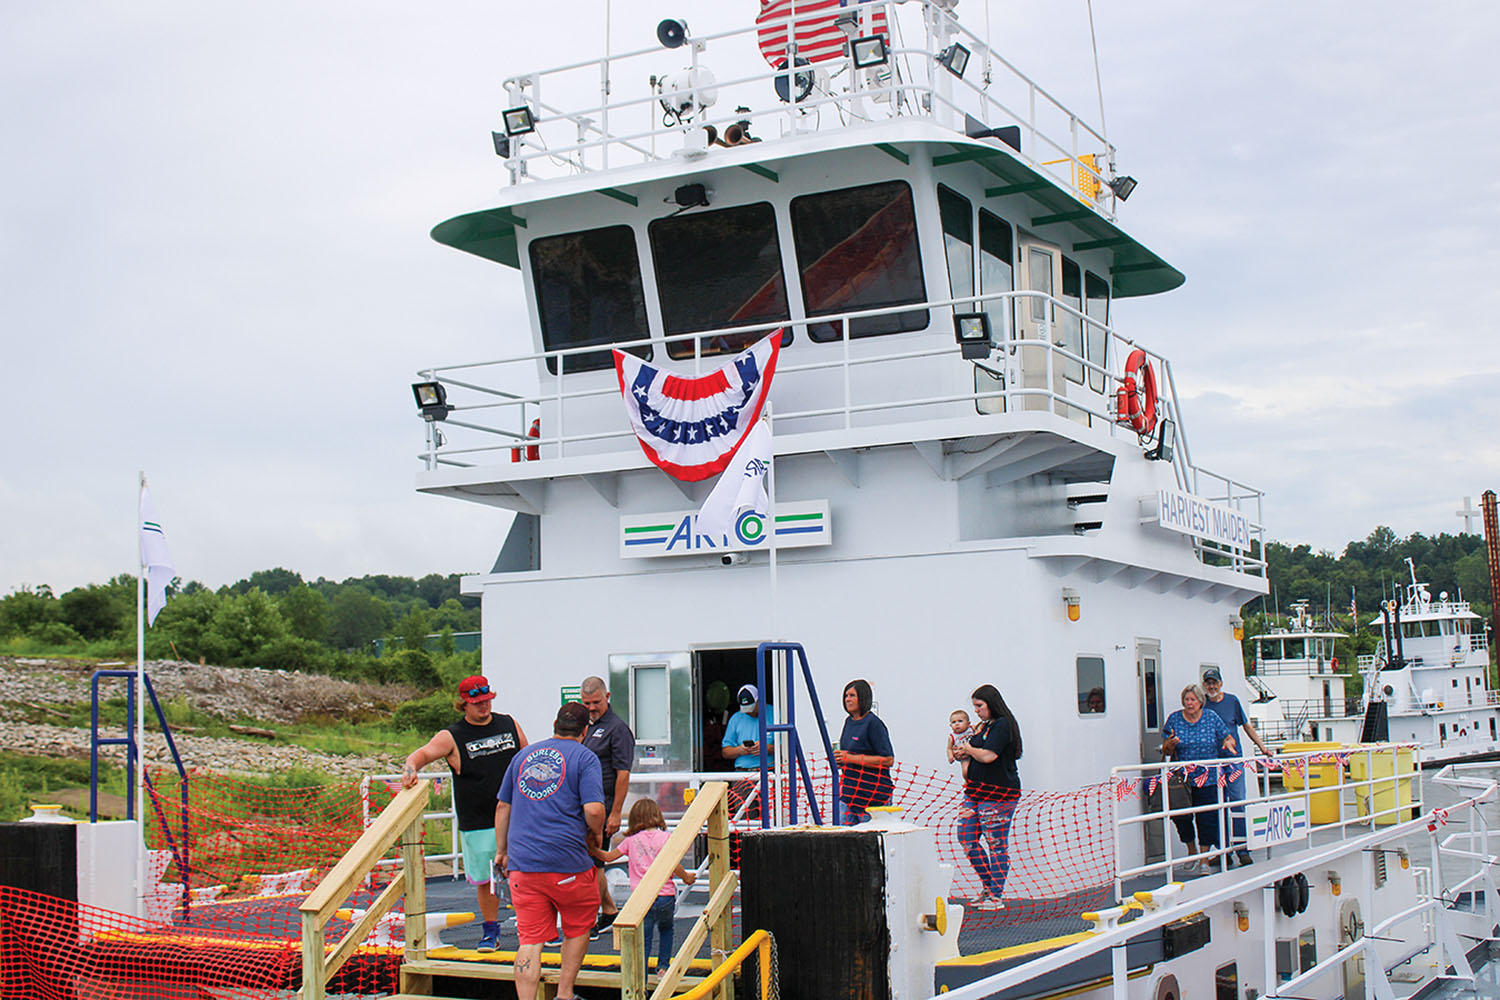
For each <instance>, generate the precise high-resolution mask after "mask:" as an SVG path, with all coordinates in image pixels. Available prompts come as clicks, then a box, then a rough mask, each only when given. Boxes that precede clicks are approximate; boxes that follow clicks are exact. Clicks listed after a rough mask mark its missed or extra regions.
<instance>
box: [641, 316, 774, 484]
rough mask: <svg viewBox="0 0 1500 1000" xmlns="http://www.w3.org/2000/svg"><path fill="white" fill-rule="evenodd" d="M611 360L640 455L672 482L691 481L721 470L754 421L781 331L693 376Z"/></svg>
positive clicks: (771, 373)
mask: <svg viewBox="0 0 1500 1000" xmlns="http://www.w3.org/2000/svg"><path fill="white" fill-rule="evenodd" d="M614 355H615V373H616V374H617V375H618V376H619V378H620V395H621V397H622V398H623V399H624V400H625V412H626V413H627V414H628V415H629V417H630V426H631V427H633V428H634V429H635V436H636V437H637V438H638V439H639V440H640V442H641V450H642V451H644V452H645V453H646V457H647V458H649V459H651V461H652V462H653V463H654V464H656V465H657V466H659V467H660V468H661V469H662V470H663V471H664V472H666V473H667V474H668V475H669V476H671V477H672V478H674V479H680V480H683V481H684V482H689V483H696V482H700V481H702V480H704V479H707V478H709V477H710V476H716V475H718V474H719V473H720V472H723V471H724V466H725V465H727V464H728V463H729V459H730V456H732V455H733V454H734V451H735V449H736V448H738V447H739V446H740V442H742V441H744V440H745V437H746V435H748V434H749V433H750V431H751V430H752V429H753V428H754V427H755V423H756V421H757V420H759V419H760V414H761V410H762V409H763V408H764V407H765V404H766V399H767V396H768V395H769V393H770V391H771V379H772V377H773V376H774V375H775V374H776V359H777V358H778V357H780V355H781V331H780V330H775V331H772V332H771V333H770V334H769V335H767V336H766V337H765V339H763V340H761V341H759V342H757V343H754V344H751V345H750V346H749V347H748V348H746V349H745V350H743V351H741V352H740V353H739V354H736V355H735V356H734V357H732V358H730V359H729V361H728V362H727V363H726V364H725V365H724V366H723V367H721V368H719V369H717V370H716V371H712V372H709V373H708V374H706V375H700V376H698V377H697V378H684V377H683V376H681V375H672V374H670V373H668V372H665V371H663V370H662V369H660V368H657V367H655V366H654V365H650V364H647V363H646V362H644V361H642V360H641V359H640V358H638V357H636V356H635V355H633V354H626V353H625V352H623V351H615V352H614Z"/></svg>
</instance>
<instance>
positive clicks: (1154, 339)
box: [0, 0, 1500, 593]
mask: <svg viewBox="0 0 1500 1000" xmlns="http://www.w3.org/2000/svg"><path fill="white" fill-rule="evenodd" d="M524 7H525V8H526V9H536V10H543V11H555V12H557V14H556V19H555V20H554V21H553V22H552V23H550V24H549V23H547V22H545V21H544V20H543V18H542V17H541V16H540V15H536V14H522V13H519V11H520V10H521V9H522V8H523V5H521V4H518V3H514V2H508V3H502V2H500V0H491V2H488V3H478V2H455V0H445V2H441V3H435V4H415V3H393V2H389V0H362V2H357V3H356V2H348V3H334V2H328V0H297V2H295V3H293V2H286V0H263V2H261V3H256V4H224V3H189V2H187V0H133V2H131V3H129V4H125V3H93V4H86V5H81V6H80V5H74V4H21V3H11V4H5V5H3V6H0V94H3V95H4V96H3V99H0V134H3V135H4V136H5V146H6V153H5V155H4V156H3V157H0V192H3V193H0V275H3V279H0V280H3V282H4V287H3V294H0V338H3V339H0V345H3V346H0V380H3V383H0V384H3V387H4V390H5V397H6V403H7V406H6V409H7V414H8V420H9V427H8V429H7V431H6V432H5V434H4V435H3V437H0V441H3V452H0V456H3V462H0V516H3V523H4V524H5V530H4V544H3V547H0V593H6V592H9V591H10V590H12V589H14V588H15V587H18V586H21V585H36V584H41V583H46V584H50V585H52V586H53V587H54V588H55V589H57V590H58V591H59V592H60V591H62V590H64V589H67V588H69V587H72V586H76V585H79V584H82V583H86V582H90V581H100V580H104V579H106V578H108V577H109V576H111V575H114V574H116V573H120V572H133V570H134V566H135V563H136V554H135V545H136V543H135V528H134V525H135V516H136V513H135V484H136V473H137V470H139V469H145V470H146V471H147V473H148V475H149V476H150V479H151V484H152V492H153V494H154V496H155V498H156V502H157V506H158V508H159V511H160V513H161V516H162V519H163V522H164V524H165V526H166V531H167V536H168V539H169V541H170V543H171V546H172V549H173V552H174V554H175V557H176V563H177V568H178V571H179V573H180V574H181V575H182V576H183V577H184V578H188V579H197V580H201V581H203V582H204V583H207V584H209V585H211V586H217V585H219V584H223V583H228V582H232V581H233V580H235V579H238V578H240V577H242V576H244V575H246V574H248V573H250V572H251V571H253V570H256V569H261V568H267V567H271V566H275V565H283V566H286V567H288V568H292V569H295V570H298V571H300V572H301V573H302V574H303V575H304V576H306V577H308V578H315V577H317V576H320V575H322V576H328V577H332V578H343V577H345V576H349V575H357V574H363V573H375V572H389V573H402V574H411V575H421V574H424V573H428V572H442V573H447V572H473V571H479V570H484V569H487V568H488V567H489V565H490V563H491V562H492V561H493V560H494V557H495V553H496V551H497V549H498V546H499V544H500V542H501V541H502V539H503V537H504V531H505V527H506V525H507V523H508V515H506V514H505V513H504V512H501V511H497V510H493V509H490V508H485V507H481V506H478V505H474V504H467V503H463V502H459V501H454V500H445V499H438V498H429V497H424V496H419V495H417V494H416V493H415V492H414V491H413V489H412V477H413V474H414V473H415V472H416V470H417V468H418V466H417V462H416V460H415V456H416V453H417V452H418V450H419V449H420V447H421V440H422V435H421V425H420V422H419V421H418V420H417V419H416V417H415V415H414V411H413V407H412V404H411V398H410V390H409V389H408V386H409V384H410V383H411V381H412V380H413V374H414V372H415V371H416V369H417V368H419V367H421V366H424V365H429V364H441V363H451V362H456V361H468V360H477V359H480V358H486V357H495V356H499V355H503V354H511V353H519V352H521V351H523V350H525V349H527V342H526V339H525V335H524V327H523V326H522V323H521V321H520V320H519V319H517V318H516V314H517V310H518V309H520V308H521V305H520V303H521V298H520V285H519V281H518V278H517V276H516V274H515V272H513V271H509V270H507V269H503V268H500V267H498V266H497V265H493V264H489V263H487V262H484V261H481V260H478V259H476V258H472V257H469V256H467V255H464V254H460V253H457V252H455V251H453V250H450V249H447V248H445V247H441V246H439V245H438V244H436V243H433V242H432V241H431V240H430V239H429V238H428V237H427V231H428V230H429V229H430V228H431V226H432V225H433V224H435V223H436V222H438V221H441V220H442V219H445V218H448V217H450V216H452V215H455V214H458V213H460V212H463V211H468V210H471V209H475V208H480V207H484V206H485V205H486V204H488V203H489V199H490V198H491V197H492V196H493V194H494V192H495V191H496V190H497V189H498V188H499V187H500V186H501V184H502V183H503V177H502V175H501V170H500V161H498V160H497V159H496V158H495V157H494V155H493V153H492V151H491V150H490V148H489V145H490V140H489V136H488V132H489V130H490V129H491V128H492V127H498V124H499V122H498V113H499V111H500V110H501V109H502V108H503V107H504V96H503V91H502V90H501V88H500V83H501V81H502V80H503V79H504V77H506V76H508V75H510V74H512V73H516V72H520V71H524V70H528V69H534V68H538V67H542V66H547V65H553V64H557V63H562V62H567V61H572V60H574V59H576V58H580V57H581V55H582V54H588V55H593V54H596V53H597V51H598V49H599V48H600V46H601V44H602V39H603V13H604V0H567V2H566V3H563V4H550V5H548V4H542V5H524ZM615 8H616V9H615V11H614V20H613V23H614V31H613V36H614V44H615V47H616V49H617V50H618V49H621V48H636V47H640V46H644V45H646V44H649V43H650V41H651V39H652V31H653V28H654V25H655V23H656V21H657V20H658V19H659V18H660V17H661V16H663V15H666V14H672V13H681V14H683V15H685V16H687V17H688V18H689V21H690V23H692V25H693V27H694V29H695V31H697V32H698V33H700V34H701V33H704V32H705V31H706V30H713V29H716V28H720V27H725V26H728V24H729V23H730V22H731V21H732V20H738V19H740V18H741V17H743V18H744V19H748V18H750V17H752V16H753V14H754V11H755V10H756V5H755V4H754V2H753V0H737V2H733V0H713V2H712V3H711V4H710V3H706V2H704V0H697V2H695V3H677V4H670V3H659V2H641V3H630V2H628V0H616V3H615ZM700 8H701V9H700ZM959 13H960V14H961V15H963V16H964V18H965V21H966V23H968V24H969V25H970V26H971V27H974V28H976V29H981V28H982V26H983V23H984V20H985V13H986V11H985V5H984V2H983V0H964V2H963V3H961V4H960V7H959ZM989 15H990V18H991V19H992V23H993V25H994V31H993V37H994V39H995V42H996V47H997V49H998V50H999V51H1001V52H1002V53H1003V54H1005V55H1006V56H1007V57H1008V58H1010V59H1011V61H1012V62H1014V63H1016V64H1017V65H1018V66H1019V67H1020V68H1021V69H1023V70H1026V71H1028V72H1030V73H1032V74H1033V75H1034V76H1035V77H1037V79H1038V80H1039V81H1040V82H1042V83H1043V84H1044V85H1045V86H1047V87H1048V88H1049V89H1050V90H1052V91H1053V92H1054V93H1055V94H1056V95H1057V96H1058V97H1059V98H1061V99H1062V100H1063V101H1064V102H1066V103H1068V104H1070V105H1072V106H1074V107H1076V108H1077V109H1078V110H1079V111H1080V112H1081V113H1083V114H1084V115H1085V116H1086V117H1087V118H1089V119H1091V120H1097V117H1098V115H1097V99H1096V97H1095V93H1094V77H1093V63H1092V56H1091V54H1090V50H1089V36H1088V20H1087V15H1086V7H1085V5H1084V2H1083V0H1055V2H1050V3H1047V4H1034V3H1032V4H1021V3H1016V2H1011V0H1006V2H1000V0H990V7H989ZM1095 17H1096V24H1097V27H1098V35H1099V54H1100V62H1101V65H1102V70H1103V81H1104V100H1105V112H1106V115H1107V122H1108V127H1109V134H1110V136H1111V138H1112V139H1113V140H1114V142H1115V143H1116V145H1117V146H1118V148H1119V150H1120V156H1119V165H1120V169H1121V170H1122V171H1123V172H1126V173H1130V174H1133V175H1134V176H1135V177H1137V178H1138V179H1139V180H1140V187H1139V189H1138V190H1137V191H1136V193H1135V195H1134V196H1133V197H1132V199H1131V201H1130V202H1129V204H1128V205H1126V206H1125V209H1124V211H1123V213H1122V221H1123V223H1124V224H1125V225H1126V226H1127V227H1128V228H1130V229H1131V231H1132V232H1134V233H1135V234H1136V235H1137V236H1138V237H1139V238H1141V239H1142V240H1143V241H1144V242H1146V243H1147V244H1148V245H1149V246H1151V247H1152V248H1153V249H1155V250H1156V251H1157V252H1159V253H1160V254H1162V255H1163V256H1164V257H1166V258H1167V259H1168V260H1169V261H1171V262H1173V263H1174V264H1175V265H1177V266H1178V267H1179V268H1180V269H1181V270H1183V271H1184V272H1185V273H1186V274H1187V276H1188V281H1187V284H1186V285H1185V286H1184V287H1183V288H1181V289H1179V290H1177V291H1176V292H1173V293H1170V294H1168V295H1165V296H1157V297H1154V298H1151V299H1147V300H1132V301H1128V302H1124V303H1121V304H1120V306H1119V307H1118V308H1117V310H1116V314H1115V319H1116V321H1117V324H1118V325H1119V327H1120V328H1121V329H1122V331H1123V332H1125V333H1126V334H1127V335H1129V336H1132V337H1134V338H1136V339H1138V340H1141V341H1143V342H1145V343H1147V344H1149V345H1150V346H1152V347H1153V348H1156V349H1157V350H1160V351H1161V352H1162V353H1164V354H1166V355H1167V356H1168V357H1169V358H1170V359H1171V360H1172V364H1173V370H1174V374H1175V377H1176V379H1177V385H1178V388H1179V390H1180V391H1181V392H1182V393H1183V395H1184V399H1185V403H1184V417H1185V427H1184V429H1185V431H1186V432H1187V434H1188V437H1189V441H1190V444H1191V446H1192V450H1193V457H1194V459H1195V460H1196V461H1197V462H1198V463H1199V464H1200V465H1204V466H1207V467H1208V468H1211V469H1213V470H1215V471H1220V472H1225V473H1229V474H1231V475H1235V476H1237V477H1239V478H1241V479H1244V480H1248V481H1250V482H1252V483H1254V484H1256V485H1259V486H1261V487H1263V488H1265V489H1266V490H1267V491H1268V492H1269V497H1268V501H1267V509H1266V519H1267V522H1268V525H1269V527H1270V532H1271V536H1272V537H1274V538H1277V539H1280V540H1283V541H1288V542H1308V543H1311V544H1312V545H1314V546H1315V547H1320V548H1322V547H1326V548H1332V549H1335V550H1338V549H1341V548H1342V546H1343V544H1344V543H1345V542H1347V541H1349V540H1350V539H1351V538H1354V537H1363V535H1364V534H1365V533H1366V532H1367V531H1368V530H1369V529H1370V528H1372V527H1373V526H1375V525H1376V524H1388V525H1390V526H1391V527H1393V528H1394V529H1395V530H1396V531H1397V533H1398V534H1401V535H1406V534H1409V533H1411V532H1414V531H1421V532H1425V533H1437V532H1452V531H1457V530H1460V529H1461V528H1462V522H1461V521H1460V520H1459V519H1458V518H1456V517H1455V516H1454V514H1453V511H1455V510H1456V509H1457V508H1458V505H1459V502H1460V500H1461V498H1462V497H1463V496H1465V495H1471V496H1474V497H1475V499H1476V502H1477V499H1478V495H1479V493H1480V492H1481V491H1482V490H1484V489H1487V488H1500V444H1497V430H1500V427H1497V419H1496V416H1497V412H1500V403H1497V399H1500V362H1497V359H1496V341H1495V337H1494V319H1493V317H1495V316H1496V315H1497V311H1500V310H1497V305H1500V303H1497V297H1500V282H1497V281H1496V277H1495V276H1496V273H1497V270H1500V251H1497V246H1496V239H1497V235H1500V207H1497V206H1500V110H1497V109H1500V84H1497V82H1496V76H1495V72H1494V67H1495V61H1496V53H1497V52H1500V5H1496V4H1493V3H1490V2H1480V0H1472V2H1440V0H1439V2H1432V0H1429V2H1425V3H1422V4H1413V3H1411V2H1409V0H1405V2H1389V0H1381V2H1368V0H1367V2H1360V3H1354V2H1342V0H1340V2H1326V3H1306V4H1288V3H1265V2H1261V3H1249V4H1232V5H1231V4H1205V3H1201V2H1187V0H1181V2H1161V0H1131V2H1128V3H1127V2H1125V0H1096V2H1095ZM1476 530H1477V526H1476Z"/></svg>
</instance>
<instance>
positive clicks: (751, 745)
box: [740, 740, 755, 747]
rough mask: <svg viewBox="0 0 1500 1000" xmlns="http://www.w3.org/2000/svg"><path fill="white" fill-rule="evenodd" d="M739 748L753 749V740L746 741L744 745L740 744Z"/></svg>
mask: <svg viewBox="0 0 1500 1000" xmlns="http://www.w3.org/2000/svg"><path fill="white" fill-rule="evenodd" d="M740 746H743V747H753V746H755V741H754V740H746V741H745V742H744V743H741V744H740Z"/></svg>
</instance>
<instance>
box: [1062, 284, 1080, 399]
mask: <svg viewBox="0 0 1500 1000" xmlns="http://www.w3.org/2000/svg"><path fill="white" fill-rule="evenodd" d="M1062 300H1063V304H1064V305H1066V306H1067V307H1068V308H1067V309H1059V310H1058V311H1057V320H1058V322H1057V325H1058V328H1059V332H1060V333H1061V337H1060V338H1059V339H1060V340H1061V341H1062V348H1063V350H1065V351H1067V352H1068V353H1069V354H1072V355H1075V356H1077V357H1080V358H1081V357H1083V320H1082V319H1081V318H1080V317H1079V316H1078V315H1076V314H1075V313H1074V312H1072V311H1071V310H1077V312H1078V313H1081V312H1083V271H1082V270H1081V269H1080V268H1079V267H1078V265H1077V264H1075V263H1074V262H1073V261H1071V260H1069V259H1068V258H1066V257H1064V258H1063V259H1062ZM1062 366H1063V377H1064V378H1066V379H1067V380H1068V381H1069V382H1077V383H1078V384H1079V385H1082V384H1083V362H1082V361H1075V360H1073V358H1063V359H1062Z"/></svg>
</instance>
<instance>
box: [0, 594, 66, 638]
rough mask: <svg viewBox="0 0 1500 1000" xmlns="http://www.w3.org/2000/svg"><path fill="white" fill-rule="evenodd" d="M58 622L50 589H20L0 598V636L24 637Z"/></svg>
mask: <svg viewBox="0 0 1500 1000" xmlns="http://www.w3.org/2000/svg"><path fill="white" fill-rule="evenodd" d="M57 620H58V609H57V598H55V597H53V596H52V589H51V588H50V587H46V586H43V587H38V588H36V589H35V590H30V589H27V588H25V587H22V588H21V589H20V590H17V591H16V592H15V593H13V594H7V595H6V596H5V597H0V636H5V635H25V634H26V633H28V632H31V631H32V630H34V629H37V628H40V627H41V626H42V625H45V624H47V623H48V622H55V621H57Z"/></svg>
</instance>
